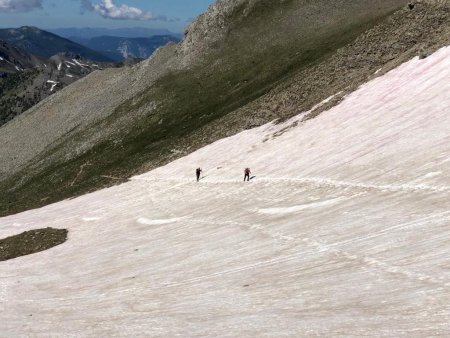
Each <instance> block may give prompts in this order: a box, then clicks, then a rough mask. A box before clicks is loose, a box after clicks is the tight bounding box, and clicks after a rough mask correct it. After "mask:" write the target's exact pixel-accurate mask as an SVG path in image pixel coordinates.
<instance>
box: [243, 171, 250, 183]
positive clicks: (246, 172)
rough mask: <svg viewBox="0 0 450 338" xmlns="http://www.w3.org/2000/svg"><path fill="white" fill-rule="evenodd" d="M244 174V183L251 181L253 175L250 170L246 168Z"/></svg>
mask: <svg viewBox="0 0 450 338" xmlns="http://www.w3.org/2000/svg"><path fill="white" fill-rule="evenodd" d="M244 174H245V175H244V182H245V180H247V182H248V181H250V174H251V171H250V168H245V170H244Z"/></svg>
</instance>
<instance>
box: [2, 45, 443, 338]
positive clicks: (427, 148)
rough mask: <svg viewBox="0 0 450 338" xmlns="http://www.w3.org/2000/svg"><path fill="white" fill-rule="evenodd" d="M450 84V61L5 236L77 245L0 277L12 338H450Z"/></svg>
mask: <svg viewBox="0 0 450 338" xmlns="http://www.w3.org/2000/svg"><path fill="white" fill-rule="evenodd" d="M449 78H450V48H443V49H442V50H440V51H438V52H437V53H435V54H434V55H432V56H430V57H428V58H427V59H425V60H419V59H418V58H416V59H414V60H411V61H410V62H408V63H406V64H404V65H402V66H401V67H399V68H398V69H395V70H394V71H391V72H389V73H387V74H385V75H383V76H381V77H379V78H377V79H375V80H373V81H371V82H369V83H367V84H366V85H364V86H363V87H361V88H360V89H359V90H357V91H356V92H354V93H353V94H351V95H349V96H348V97H346V99H345V100H344V101H343V102H342V103H341V104H340V105H338V106H336V107H334V108H332V109H331V110H329V111H327V112H324V113H323V114H321V115H320V116H318V117H317V118H315V119H313V120H309V121H307V122H300V123H295V122H299V121H301V120H302V117H303V115H300V116H298V117H297V118H294V119H292V120H291V121H287V122H286V123H284V124H281V125H276V124H268V125H265V126H262V127H259V128H255V129H252V130H248V131H245V132H242V133H240V134H238V135H235V136H233V137H230V138H227V139H223V140H220V141H218V142H216V143H214V144H211V145H209V146H207V147H205V148H203V149H201V150H199V151H197V152H195V153H193V154H191V155H189V156H187V157H185V158H182V159H180V160H177V161H174V162H173V163H170V164H168V165H167V166H165V167H162V168H159V169H156V170H154V171H151V172H149V173H146V174H144V175H141V176H138V177H134V178H133V179H132V180H130V182H128V183H125V184H122V185H120V186H117V187H113V188H110V189H105V190H102V191H98V192H95V193H92V194H89V195H85V196H82V197H79V198H76V199H73V200H67V201H63V202H60V203H57V204H54V205H49V206H47V207H45V208H42V209H38V210H31V211H28V212H24V213H22V214H18V215H14V216H10V217H6V218H2V219H0V238H4V237H7V236H11V235H14V234H17V233H20V232H22V231H26V230H30V229H37V228H42V227H53V228H67V229H69V238H68V241H67V242H66V243H64V244H63V245H61V246H58V247H55V248H53V249H51V250H48V251H45V252H41V253H38V254H35V255H31V256H26V257H21V258H18V259H16V260H12V261H7V262H4V263H2V264H0V276H1V277H0V297H1V299H2V302H1V303H0V304H1V305H0V306H1V309H0V310H1V313H2V317H1V319H2V320H1V321H0V332H1V333H2V334H4V335H5V336H8V337H9V336H65V335H66V336H83V337H106V336H133V337H149V336H151V337H176V336H181V337H186V336H189V337H205V336H211V337H216V336H220V337H280V336H292V337H298V336H305V337H312V336H345V337H348V336H386V337H402V336H403V337H415V336H417V337H422V336H449V335H450V327H449V325H448V322H449V318H450V308H449V305H448V304H450V291H449V290H450V270H449V268H448V267H449V264H450V251H449V243H450V227H449V225H450V199H449V187H450V174H449V173H450V134H449V130H450V114H449V111H450V95H448V93H449V92H450V81H448V79H449ZM280 131H283V132H282V133H281V132H280ZM199 166H200V167H202V168H203V170H204V174H205V175H206V176H207V177H205V178H204V179H203V180H202V181H201V182H199V183H197V182H195V169H196V168H197V167H199ZM245 167H250V168H251V169H252V172H253V174H254V175H255V176H256V177H255V178H254V179H253V180H252V181H251V182H248V183H244V182H242V180H243V169H244V168H245Z"/></svg>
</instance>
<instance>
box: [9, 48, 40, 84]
mask: <svg viewBox="0 0 450 338" xmlns="http://www.w3.org/2000/svg"><path fill="white" fill-rule="evenodd" d="M41 63H42V60H40V59H39V58H37V57H35V56H34V55H30V54H27V53H24V52H22V51H21V50H19V49H17V48H16V47H14V46H13V45H11V44H9V43H7V42H6V41H2V40H0V77H6V76H7V75H8V74H14V73H17V72H19V71H21V70H24V69H29V68H34V67H36V66H37V65H39V64H41Z"/></svg>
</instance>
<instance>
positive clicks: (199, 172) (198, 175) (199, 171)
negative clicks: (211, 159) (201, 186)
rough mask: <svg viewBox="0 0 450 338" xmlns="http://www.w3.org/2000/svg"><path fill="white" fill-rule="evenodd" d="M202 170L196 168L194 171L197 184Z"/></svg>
mask: <svg viewBox="0 0 450 338" xmlns="http://www.w3.org/2000/svg"><path fill="white" fill-rule="evenodd" d="M202 171H203V170H202V169H201V168H197V170H195V174H196V175H197V182H198V181H200V174H201V173H202Z"/></svg>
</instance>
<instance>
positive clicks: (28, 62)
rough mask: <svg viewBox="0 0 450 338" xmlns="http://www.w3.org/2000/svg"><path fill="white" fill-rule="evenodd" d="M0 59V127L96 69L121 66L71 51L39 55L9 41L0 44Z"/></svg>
mask: <svg viewBox="0 0 450 338" xmlns="http://www.w3.org/2000/svg"><path fill="white" fill-rule="evenodd" d="M5 46H6V47H5ZM0 58H1V59H0V67H1V68H0V70H3V76H2V77H1V78H0V126H2V125H3V124H5V123H7V122H9V121H11V120H12V119H14V118H15V117H16V116H18V115H20V114H22V113H23V112H24V111H25V110H27V109H29V108H31V107H33V106H34V105H36V104H37V103H39V102H40V101H42V100H43V99H45V98H46V97H48V96H50V95H52V94H54V93H56V92H58V91H59V90H61V89H62V88H64V87H66V86H68V85H70V84H72V83H74V82H76V81H78V80H79V79H81V78H83V77H85V76H87V75H88V74H90V73H92V72H93V71H97V70H102V69H104V68H107V67H118V66H120V65H118V64H114V63H105V62H95V61H91V60H87V59H84V58H82V57H80V56H79V55H75V54H71V53H59V54H57V55H54V56H52V57H50V58H49V59H46V58H42V57H36V56H33V55H30V54H27V53H25V52H22V51H20V50H18V49H16V48H15V47H12V46H11V45H9V44H6V43H0Z"/></svg>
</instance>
